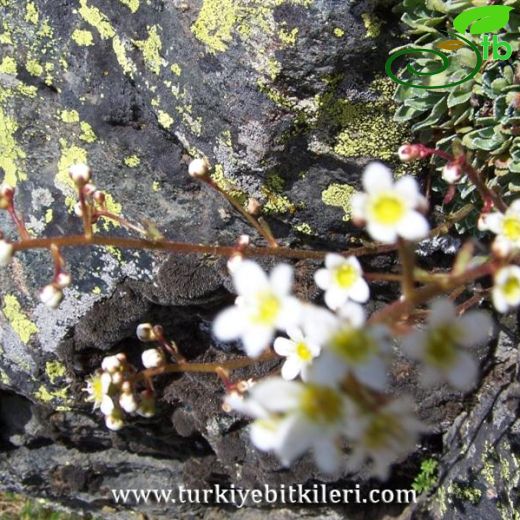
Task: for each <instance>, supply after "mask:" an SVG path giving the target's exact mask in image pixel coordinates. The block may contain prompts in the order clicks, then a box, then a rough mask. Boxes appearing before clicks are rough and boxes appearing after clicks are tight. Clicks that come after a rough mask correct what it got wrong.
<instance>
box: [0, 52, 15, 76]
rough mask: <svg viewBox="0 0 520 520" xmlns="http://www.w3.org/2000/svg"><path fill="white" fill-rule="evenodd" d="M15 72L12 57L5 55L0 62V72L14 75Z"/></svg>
mask: <svg viewBox="0 0 520 520" xmlns="http://www.w3.org/2000/svg"><path fill="white" fill-rule="evenodd" d="M16 72H17V67H16V61H15V60H14V58H11V56H5V57H4V59H3V60H2V63H0V73H1V74H9V75H11V76H16Z"/></svg>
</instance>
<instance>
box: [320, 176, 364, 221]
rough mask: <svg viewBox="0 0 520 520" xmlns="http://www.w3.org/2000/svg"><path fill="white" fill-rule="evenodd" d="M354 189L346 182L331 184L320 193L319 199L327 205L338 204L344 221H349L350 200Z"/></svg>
mask: <svg viewBox="0 0 520 520" xmlns="http://www.w3.org/2000/svg"><path fill="white" fill-rule="evenodd" d="M355 192H356V190H355V189H354V188H353V187H352V186H349V185H348V184H331V185H330V186H329V187H328V188H327V189H326V190H325V191H323V192H322V194H321V200H322V201H323V203H324V204H326V205H327V206H338V207H340V208H342V209H343V211H344V212H345V216H344V217H343V220H344V221H349V220H350V217H351V207H350V200H351V198H352V195H353V194H354V193H355Z"/></svg>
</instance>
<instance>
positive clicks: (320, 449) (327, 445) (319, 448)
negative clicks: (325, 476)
mask: <svg viewBox="0 0 520 520" xmlns="http://www.w3.org/2000/svg"><path fill="white" fill-rule="evenodd" d="M340 455H341V453H340V451H339V450H338V447H337V446H336V444H335V443H334V441H333V439H331V438H329V437H322V438H320V439H318V440H317V441H315V442H314V460H315V461H316V464H317V466H318V467H319V468H320V470H321V471H323V472H324V473H334V472H336V471H337V469H338V466H339V461H340Z"/></svg>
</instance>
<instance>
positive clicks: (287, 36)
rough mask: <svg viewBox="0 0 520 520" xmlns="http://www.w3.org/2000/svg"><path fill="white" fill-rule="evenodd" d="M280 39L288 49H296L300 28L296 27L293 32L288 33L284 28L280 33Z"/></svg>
mask: <svg viewBox="0 0 520 520" xmlns="http://www.w3.org/2000/svg"><path fill="white" fill-rule="evenodd" d="M278 37H279V38H280V41H281V42H282V43H283V44H284V45H286V46H287V47H294V46H295V45H296V40H297V39H298V27H295V28H294V29H292V30H291V31H286V30H285V29H283V28H282V29H280V32H279V33H278Z"/></svg>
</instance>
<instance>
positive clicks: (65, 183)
mask: <svg viewBox="0 0 520 520" xmlns="http://www.w3.org/2000/svg"><path fill="white" fill-rule="evenodd" d="M60 147H61V156H60V159H59V161H58V173H57V175H56V177H54V184H55V185H56V187H57V188H58V189H59V190H60V191H61V192H62V193H63V194H64V195H65V205H66V206H67V208H68V210H69V211H70V212H73V210H74V205H75V204H76V187H75V185H74V183H73V182H72V179H71V178H70V177H69V169H70V167H71V166H72V165H73V164H78V163H82V164H86V163H87V152H86V150H84V149H83V148H80V147H79V146H76V145H71V146H69V145H68V144H67V142H66V141H65V140H64V139H60Z"/></svg>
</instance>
